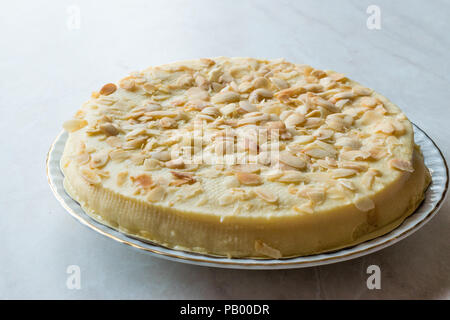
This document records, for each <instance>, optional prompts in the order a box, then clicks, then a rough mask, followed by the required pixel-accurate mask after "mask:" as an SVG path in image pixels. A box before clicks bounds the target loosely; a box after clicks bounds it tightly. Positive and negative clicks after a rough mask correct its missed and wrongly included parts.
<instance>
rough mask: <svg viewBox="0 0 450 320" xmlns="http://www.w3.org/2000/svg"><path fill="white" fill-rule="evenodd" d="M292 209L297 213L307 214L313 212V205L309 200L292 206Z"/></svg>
mask: <svg viewBox="0 0 450 320" xmlns="http://www.w3.org/2000/svg"><path fill="white" fill-rule="evenodd" d="M292 209H293V210H294V211H295V212H298V213H308V214H312V213H314V207H313V204H312V202H311V201H309V202H308V203H304V204H302V205H300V206H293V207H292Z"/></svg>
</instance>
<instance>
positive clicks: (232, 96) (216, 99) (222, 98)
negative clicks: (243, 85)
mask: <svg viewBox="0 0 450 320" xmlns="http://www.w3.org/2000/svg"><path fill="white" fill-rule="evenodd" d="M240 99H241V96H240V95H239V93H236V92H232V91H226V92H220V93H218V94H216V95H214V96H213V97H212V98H211V101H212V102H213V103H231V102H238V101H239V100H240Z"/></svg>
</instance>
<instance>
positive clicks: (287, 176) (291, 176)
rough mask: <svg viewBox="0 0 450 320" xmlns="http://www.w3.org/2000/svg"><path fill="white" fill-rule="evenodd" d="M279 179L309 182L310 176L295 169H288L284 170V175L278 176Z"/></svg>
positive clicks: (291, 181) (290, 181)
mask: <svg viewBox="0 0 450 320" xmlns="http://www.w3.org/2000/svg"><path fill="white" fill-rule="evenodd" d="M277 181H279V182H284V183H298V182H307V181H308V178H307V176H306V175H305V174H304V173H301V172H298V171H295V170H287V171H284V172H283V175H282V176H280V177H278V178H277Z"/></svg>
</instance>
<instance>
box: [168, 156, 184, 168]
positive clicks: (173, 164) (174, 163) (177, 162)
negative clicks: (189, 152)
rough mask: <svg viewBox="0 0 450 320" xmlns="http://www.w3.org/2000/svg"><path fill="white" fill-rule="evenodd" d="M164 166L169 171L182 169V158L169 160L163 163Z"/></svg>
mask: <svg viewBox="0 0 450 320" xmlns="http://www.w3.org/2000/svg"><path fill="white" fill-rule="evenodd" d="M165 166H166V167H167V168H170V169H183V168H184V161H183V158H177V159H173V160H169V161H167V162H166V163H165Z"/></svg>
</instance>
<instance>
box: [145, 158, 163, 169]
mask: <svg viewBox="0 0 450 320" xmlns="http://www.w3.org/2000/svg"><path fill="white" fill-rule="evenodd" d="M160 167H161V165H160V162H159V161H158V160H155V159H145V160H144V169H145V170H156V169H158V168H160Z"/></svg>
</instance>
